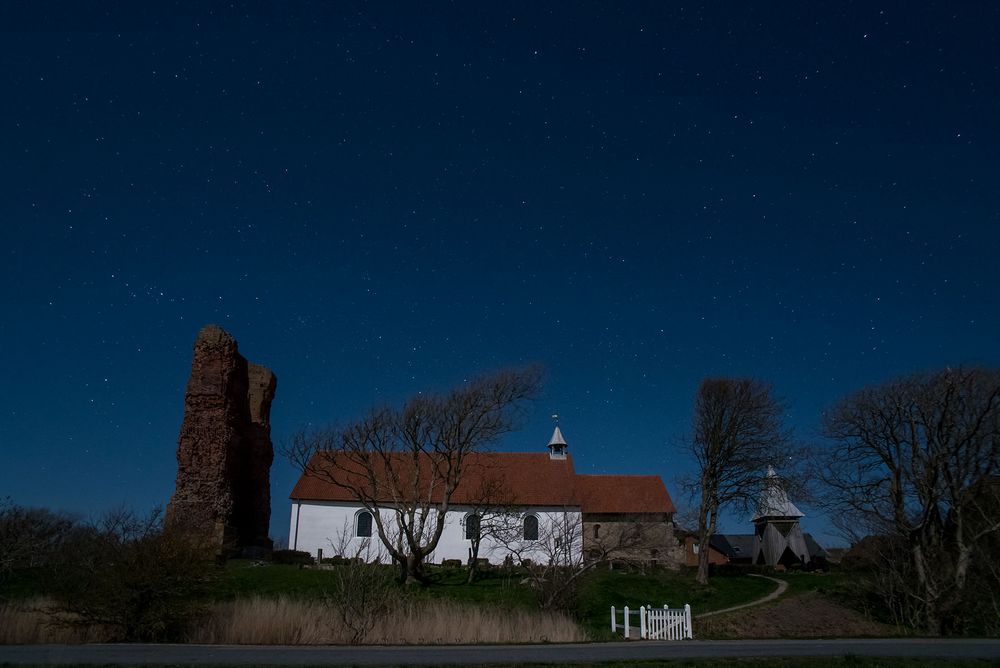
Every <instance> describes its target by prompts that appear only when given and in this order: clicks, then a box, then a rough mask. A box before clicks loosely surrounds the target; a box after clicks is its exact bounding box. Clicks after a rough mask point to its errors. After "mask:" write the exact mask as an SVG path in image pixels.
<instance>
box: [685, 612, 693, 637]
mask: <svg viewBox="0 0 1000 668" xmlns="http://www.w3.org/2000/svg"><path fill="white" fill-rule="evenodd" d="M684 637H685V638H687V639H688V640H692V639H694V629H692V628H691V605H690V604H689V603H685V604H684Z"/></svg>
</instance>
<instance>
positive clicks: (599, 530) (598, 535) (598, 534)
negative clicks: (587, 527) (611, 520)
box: [594, 524, 601, 538]
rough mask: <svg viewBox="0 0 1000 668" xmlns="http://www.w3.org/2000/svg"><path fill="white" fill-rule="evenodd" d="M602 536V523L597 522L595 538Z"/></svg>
mask: <svg viewBox="0 0 1000 668" xmlns="http://www.w3.org/2000/svg"><path fill="white" fill-rule="evenodd" d="M600 537H601V525H600V524H595V525H594V538H600Z"/></svg>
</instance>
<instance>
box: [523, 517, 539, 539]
mask: <svg viewBox="0 0 1000 668" xmlns="http://www.w3.org/2000/svg"><path fill="white" fill-rule="evenodd" d="M524 540H538V516H537V515H525V516H524Z"/></svg>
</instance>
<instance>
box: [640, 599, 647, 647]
mask: <svg viewBox="0 0 1000 668" xmlns="http://www.w3.org/2000/svg"><path fill="white" fill-rule="evenodd" d="M639 637H640V638H642V639H643V640H645V639H646V638H648V637H649V627H648V626H647V624H646V606H644V605H640V606H639Z"/></svg>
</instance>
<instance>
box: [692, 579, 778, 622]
mask: <svg viewBox="0 0 1000 668" xmlns="http://www.w3.org/2000/svg"><path fill="white" fill-rule="evenodd" d="M749 575H750V577H752V578H764V579H765V580H770V581H771V582H775V583H777V585H778V588H777V589H775V590H774V591H772V592H771V593H770V594H768V595H767V596H765V597H764V598H758V599H757V600H756V601H750V602H749V603H744V604H742V605H734V606H733V607H731V608H724V609H722V610H713V611H712V612H703V613H701V614H700V615H695V616H694V618H695V619H704V618H705V617H711V616H712V615H721V614H722V613H724V612H732V611H733V610H742V609H743V608H750V607H752V606H755V605H760V604H761V603H767V602H769V601H773V600H774V599H776V598H778V597H779V596H781V595H782V594H784V593H785V591H787V590H788V583H787V582H786V581H784V580H779V579H778V578H769V577H767V576H766V575H757V574H755V573H750V574H749Z"/></svg>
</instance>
